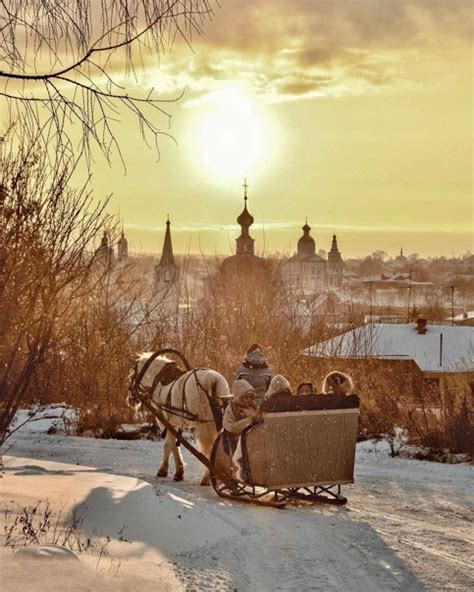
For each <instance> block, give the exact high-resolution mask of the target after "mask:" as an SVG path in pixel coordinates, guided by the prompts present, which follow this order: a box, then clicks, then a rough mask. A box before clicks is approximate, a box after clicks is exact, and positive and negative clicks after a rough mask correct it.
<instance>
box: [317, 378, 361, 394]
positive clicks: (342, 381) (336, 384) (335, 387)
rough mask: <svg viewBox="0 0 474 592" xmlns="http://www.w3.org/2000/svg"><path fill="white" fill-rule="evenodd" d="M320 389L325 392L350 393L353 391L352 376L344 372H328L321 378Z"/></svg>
mask: <svg viewBox="0 0 474 592" xmlns="http://www.w3.org/2000/svg"><path fill="white" fill-rule="evenodd" d="M322 391H323V393H325V394H330V393H333V394H334V395H351V394H352V393H353V391H354V383H353V381H352V378H351V377H350V376H348V375H347V374H344V372H329V374H328V375H327V376H326V378H325V379H324V380H323V386H322Z"/></svg>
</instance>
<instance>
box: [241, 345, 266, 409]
mask: <svg viewBox="0 0 474 592" xmlns="http://www.w3.org/2000/svg"><path fill="white" fill-rule="evenodd" d="M242 379H243V380H246V381H247V382H248V383H250V384H251V385H252V386H253V388H254V389H255V392H256V393H257V400H258V401H259V402H262V401H263V399H264V398H265V392H266V391H267V389H268V387H269V385H270V381H271V379H272V371H271V369H270V368H269V367H268V366H267V362H266V360H265V356H264V355H263V352H262V350H261V349H260V348H259V347H257V348H256V349H253V350H252V351H250V352H247V354H246V355H245V358H244V361H243V364H242V366H241V367H240V368H239V369H238V370H237V372H236V375H235V380H242Z"/></svg>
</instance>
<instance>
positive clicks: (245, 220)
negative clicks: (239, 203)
mask: <svg viewBox="0 0 474 592" xmlns="http://www.w3.org/2000/svg"><path fill="white" fill-rule="evenodd" d="M244 200H245V205H244V209H243V210H242V212H241V213H240V215H239V217H238V218H237V224H238V225H239V226H242V227H244V226H245V227H247V228H248V227H249V226H252V224H253V222H254V219H253V216H252V214H251V213H250V212H249V211H248V210H247V197H245V198H244Z"/></svg>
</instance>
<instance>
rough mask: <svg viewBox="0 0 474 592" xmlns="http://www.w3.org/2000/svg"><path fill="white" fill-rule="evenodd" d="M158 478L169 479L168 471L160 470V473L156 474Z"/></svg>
mask: <svg viewBox="0 0 474 592" xmlns="http://www.w3.org/2000/svg"><path fill="white" fill-rule="evenodd" d="M156 476H157V477H168V471H165V470H164V469H160V470H159V471H158V473H156Z"/></svg>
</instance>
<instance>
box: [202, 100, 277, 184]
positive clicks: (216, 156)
mask: <svg viewBox="0 0 474 592" xmlns="http://www.w3.org/2000/svg"><path fill="white" fill-rule="evenodd" d="M197 141H198V151H199V155H200V158H201V162H202V164H204V166H205V167H206V169H207V170H208V171H209V172H210V173H211V174H212V175H214V176H216V177H218V178H220V179H222V180H231V179H242V178H243V177H246V176H250V174H251V173H252V171H254V170H255V168H256V167H257V166H259V165H260V164H261V163H262V161H263V160H264V159H265V154H266V133H265V121H264V119H263V117H262V116H261V114H260V113H259V111H258V109H257V107H256V105H255V103H254V101H253V100H252V98H251V96H250V95H248V94H246V93H245V92H244V91H241V90H225V91H221V92H216V93H213V94H212V95H211V96H210V98H209V101H208V104H207V108H206V112H205V113H204V114H203V116H202V119H201V120H200V124H199V127H198V130H197Z"/></svg>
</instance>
